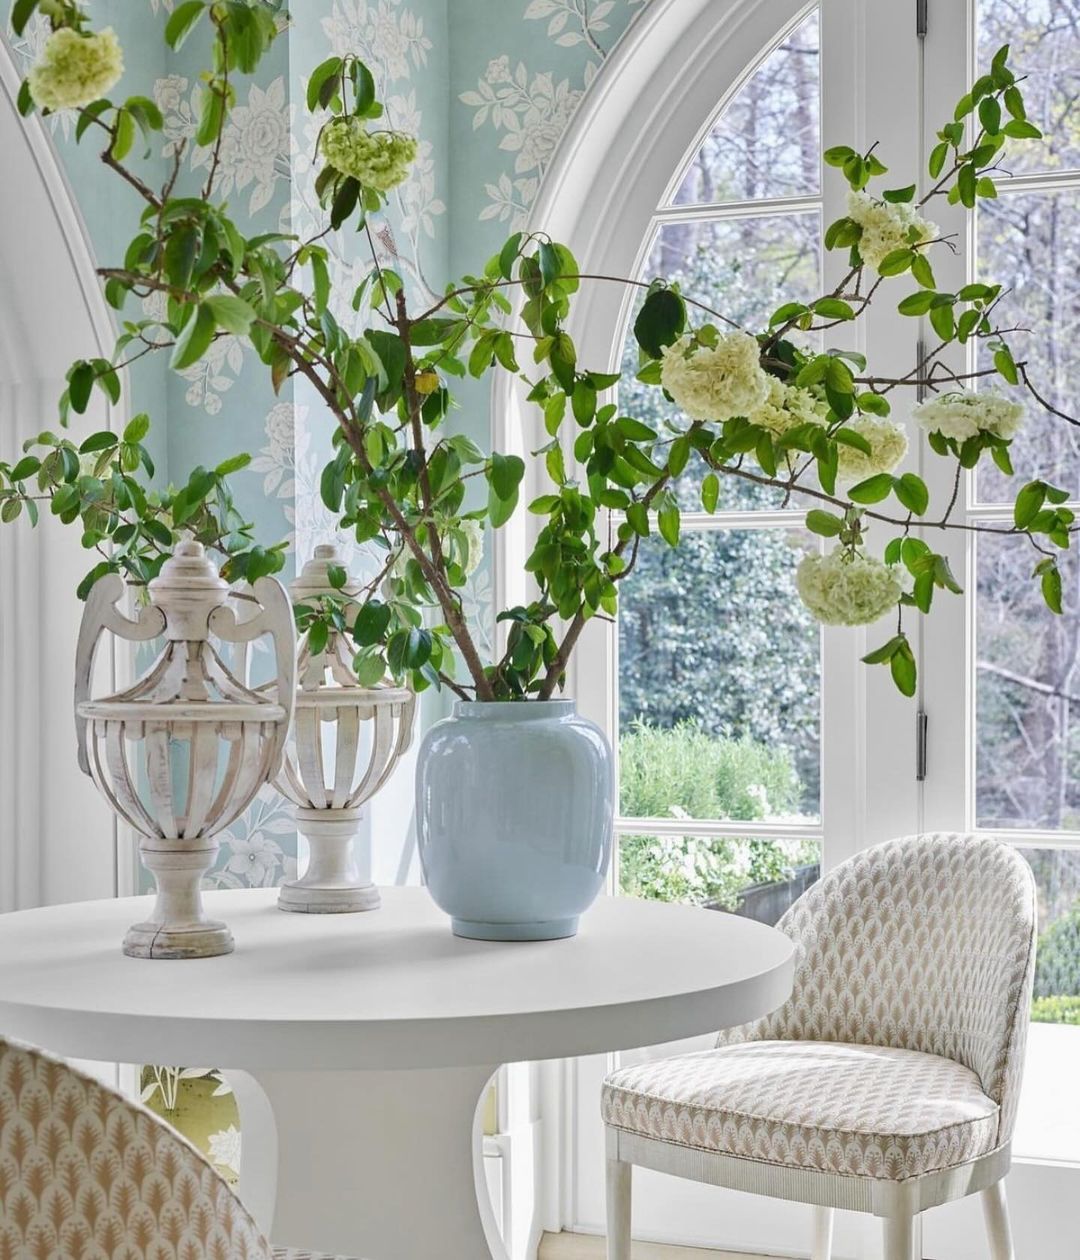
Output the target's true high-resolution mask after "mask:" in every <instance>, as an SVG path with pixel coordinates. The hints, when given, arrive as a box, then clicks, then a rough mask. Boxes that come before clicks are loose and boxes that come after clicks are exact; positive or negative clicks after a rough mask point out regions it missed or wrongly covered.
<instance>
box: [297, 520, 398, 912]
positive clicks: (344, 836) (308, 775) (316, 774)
mask: <svg viewBox="0 0 1080 1260" xmlns="http://www.w3.org/2000/svg"><path fill="white" fill-rule="evenodd" d="M342 564H343V558H342V556H341V553H340V552H339V550H338V549H337V548H336V547H334V546H332V545H329V544H322V545H320V546H318V547H316V548H315V553H314V555H313V557H312V559H311V560H309V561H308V562H307V564H305V565H304V567H303V570H302V571H301V573H300V576H299V577H298V578H297V579H296V581H295V582H294V583H293V584H292V588H291V591H292V597H293V601H294V603H297V604H311V603H312V602H313V601H317V600H318V599H319V598H320V597H322V596H328V595H334V594H335V592H337V593H339V594H343V595H346V596H352V597H354V598H355V597H358V596H359V595H360V593H361V591H360V587H359V585H358V584H357V583H356V582H355V580H354V579H352V578H351V577H349V576H348V575H346V580H345V582H344V584H343V585H341V586H338V587H334V585H333V584H332V583H331V581H330V576H329V571H330V569H331V567H341V566H342ZM352 656H353V648H352V646H351V644H350V642H349V640H347V639H346V638H345V637H344V636H343V635H340V634H337V633H335V632H334V631H331V632H330V634H329V636H328V638H327V641H326V643H325V644H324V646H323V647H322V650H321V651H318V652H313V651H312V650H311V644H310V632H308V633H305V634H304V636H303V637H302V638H301V640H300V648H299V652H298V660H297V673H298V678H299V689H298V691H297V693H296V720H295V723H294V731H293V742H294V745H295V749H294V751H291V752H290V753H289V754H287V755H286V758H285V763H284V765H283V767H282V771H281V774H280V775H279V776H278V778H277V780H276V782H275V787H276V788H277V789H278V791H279V792H281V794H282V795H283V796H286V797H288V799H289V800H290V801H292V803H293V804H294V805H295V806H296V824H297V827H298V828H299V830H300V831H301V833H302V834H303V836H304V838H305V839H306V840H307V842H308V849H309V853H310V860H309V863H308V868H307V870H306V872H305V873H304V874H303V875H302V876H301V877H300V878H299V879H295V880H290V881H288V882H287V883H285V884H283V885H282V888H281V893H280V895H279V897H278V906H279V907H280V908H281V909H282V910H295V911H301V912H307V913H309V914H340V913H351V912H354V911H359V910H375V909H377V908H378V906H379V904H380V903H379V891H378V889H377V888H376V887H375V885H374V883H373V882H372V879H371V851H370V848H368V849H367V850H366V851H365V852H364V853H363V854H360V853H358V852H357V839H356V837H357V832H358V831H359V828H360V821H361V817H362V814H361V810H362V808H363V806H364V805H365V804H366V803H367V802H368V801H370V800H371V799H372V797H374V796H375V795H376V793H377V792H379V791H380V789H381V788H382V787H383V786H384V785H385V783H386V782H387V780H388V779H389V777H390V775H391V774H392V773H393V772H394V770H395V768H396V767H397V764H398V762H399V761H400V760H401V758H402V757H403V756H404V754H405V753H406V751H407V750H408V748H409V745H410V744H411V743H412V736H413V727H414V724H415V717H416V696H415V695H414V693H413V692H412V691H410V690H408V689H407V688H404V687H383V686H379V687H363V686H361V684H360V681H359V679H358V678H357V676H356V674H355V672H354V671H353V665H352Z"/></svg>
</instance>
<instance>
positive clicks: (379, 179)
mask: <svg viewBox="0 0 1080 1260" xmlns="http://www.w3.org/2000/svg"><path fill="white" fill-rule="evenodd" d="M319 149H320V150H321V152H322V155H323V157H324V158H326V160H327V162H329V163H330V165H331V166H332V167H334V169H335V170H338V171H340V172H341V173H342V174H343V175H351V176H352V177H353V179H355V180H357V181H358V182H359V183H360V184H362V185H363V187H365V188H375V189H377V190H378V191H379V192H389V191H390V189H391V188H396V187H397V185H398V184H400V183H403V182H404V181H405V180H406V179H407V178H408V176H409V166H410V165H411V164H412V162H413V161H414V159H415V158H416V150H417V145H416V140H415V138H414V137H413V136H407V135H406V134H405V133H404V132H403V131H368V130H367V128H366V127H365V126H364V123H363V120H362V119H360V118H338V119H335V120H334V121H333V122H331V123H327V125H326V126H325V127H324V128H323V133H322V138H321V139H320V141H319Z"/></svg>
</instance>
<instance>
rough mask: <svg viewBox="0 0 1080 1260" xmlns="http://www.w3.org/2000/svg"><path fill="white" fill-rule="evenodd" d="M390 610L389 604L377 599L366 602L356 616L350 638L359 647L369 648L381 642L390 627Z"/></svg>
mask: <svg viewBox="0 0 1080 1260" xmlns="http://www.w3.org/2000/svg"><path fill="white" fill-rule="evenodd" d="M390 616H391V610H390V605H389V604H384V603H382V602H381V601H380V600H377V599H369V600H368V602H367V603H366V604H365V605H364V606H363V608H361V609H360V611H359V612H358V613H357V614H356V622H355V623H354V625H353V630H352V636H353V638H354V639H355V640H356V642H357V643H358V644H359V645H360V646H361V647H371V646H372V645H373V644H375V643H380V642H381V641H382V638H383V635H384V634H386V631H387V630H388V629H389V627H390Z"/></svg>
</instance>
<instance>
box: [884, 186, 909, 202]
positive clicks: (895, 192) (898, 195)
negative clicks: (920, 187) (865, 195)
mask: <svg viewBox="0 0 1080 1260" xmlns="http://www.w3.org/2000/svg"><path fill="white" fill-rule="evenodd" d="M914 197H915V185H914V184H908V185H907V187H906V188H886V189H885V191H884V192H883V193H882V194H881V199H882V201H892V202H904V201H912V200H914Z"/></svg>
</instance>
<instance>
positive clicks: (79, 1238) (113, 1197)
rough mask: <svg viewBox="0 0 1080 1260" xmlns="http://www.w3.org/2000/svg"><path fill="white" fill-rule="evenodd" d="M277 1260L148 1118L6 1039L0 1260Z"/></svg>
mask: <svg viewBox="0 0 1080 1260" xmlns="http://www.w3.org/2000/svg"><path fill="white" fill-rule="evenodd" d="M56 1256H63V1257H65V1260H98V1258H99V1257H105V1256H108V1257H110V1260H151V1258H152V1260H272V1253H271V1250H270V1246H269V1244H268V1243H267V1242H266V1240H265V1239H264V1238H263V1236H262V1235H261V1233H260V1232H259V1229H258V1227H257V1226H256V1225H255V1223H254V1221H253V1220H252V1219H251V1217H250V1216H249V1215H248V1213H247V1211H246V1210H245V1209H244V1207H243V1206H242V1205H241V1203H240V1201H239V1199H237V1197H236V1196H235V1195H234V1194H233V1192H232V1191H231V1190H230V1189H229V1187H228V1185H226V1183H225V1182H224V1181H223V1180H222V1178H221V1177H220V1176H218V1174H217V1173H216V1172H215V1171H214V1169H213V1168H212V1167H211V1166H210V1164H208V1163H207V1162H206V1160H205V1159H203V1157H202V1156H201V1155H200V1154H199V1152H198V1151H196V1150H195V1148H194V1147H193V1146H190V1145H189V1144H188V1143H187V1142H185V1141H184V1139H183V1138H181V1137H179V1136H178V1135H177V1134H176V1133H174V1132H173V1131H172V1130H171V1129H170V1128H169V1127H168V1126H167V1125H165V1124H164V1123H162V1121H161V1120H159V1119H158V1118H157V1117H156V1116H154V1115H153V1114H152V1113H151V1112H149V1111H147V1110H146V1109H145V1108H143V1107H140V1106H137V1105H135V1104H134V1103H131V1102H128V1101H127V1099H125V1098H123V1097H121V1095H119V1094H117V1093H115V1092H114V1091H113V1090H111V1089H107V1088H106V1087H105V1086H104V1085H102V1084H100V1083H99V1082H98V1081H95V1080H92V1079H91V1078H90V1077H87V1076H84V1075H83V1074H82V1073H80V1072H76V1071H75V1070H74V1069H72V1068H70V1067H68V1065H67V1064H66V1063H61V1062H59V1061H57V1060H56V1059H52V1058H50V1057H49V1056H47V1055H44V1054H41V1053H40V1052H39V1051H37V1050H31V1049H29V1048H28V1047H24V1046H18V1045H15V1044H13V1043H11V1042H7V1041H3V1040H0V1260H15V1258H16V1257H17V1258H18V1260H38V1258H39V1257H40V1258H41V1260H52V1258H53V1257H56Z"/></svg>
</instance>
